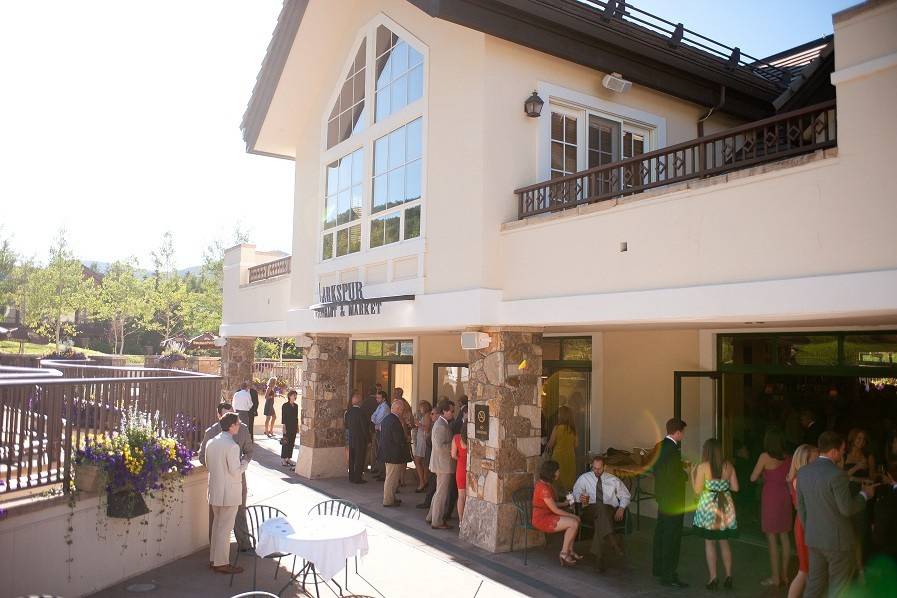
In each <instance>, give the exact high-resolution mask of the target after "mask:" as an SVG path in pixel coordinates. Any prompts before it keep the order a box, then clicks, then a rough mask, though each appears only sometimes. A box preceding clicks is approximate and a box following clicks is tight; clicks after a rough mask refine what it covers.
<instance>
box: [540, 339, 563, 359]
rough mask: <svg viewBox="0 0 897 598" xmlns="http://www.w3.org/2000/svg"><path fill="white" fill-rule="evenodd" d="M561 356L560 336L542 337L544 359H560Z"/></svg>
mask: <svg viewBox="0 0 897 598" xmlns="http://www.w3.org/2000/svg"><path fill="white" fill-rule="evenodd" d="M560 358H561V340H560V339H558V338H543V339H542V361H558V360H559V359H560Z"/></svg>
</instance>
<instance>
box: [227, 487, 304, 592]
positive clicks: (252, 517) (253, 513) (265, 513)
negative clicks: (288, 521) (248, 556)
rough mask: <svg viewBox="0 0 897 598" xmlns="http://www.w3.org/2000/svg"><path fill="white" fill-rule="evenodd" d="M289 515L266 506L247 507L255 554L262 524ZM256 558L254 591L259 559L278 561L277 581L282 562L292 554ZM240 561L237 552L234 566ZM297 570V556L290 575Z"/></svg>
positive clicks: (253, 566)
mask: <svg viewBox="0 0 897 598" xmlns="http://www.w3.org/2000/svg"><path fill="white" fill-rule="evenodd" d="M286 516H287V514H286V513H284V512H283V511H281V510H280V509H278V508H276V507H269V506H266V505H252V506H249V507H246V520H247V524H248V526H249V541H250V543H251V545H252V550H253V552H255V547H256V545H257V544H258V537H259V528H261V527H262V524H263V523H264V522H266V521H267V520H269V519H274V518H275V517H286ZM255 556H256V558H255V560H254V561H253V565H252V589H253V590H255V589H256V574H257V572H258V563H259V559H261V558H264V559H277V567H276V568H275V569H274V579H277V574H278V572H279V571H280V560H281V559H282V558H283V557H285V556H290V553H287V552H275V553H273V554H269V555H268V556H264V557H263V556H259V555H258V554H256V555H255ZM239 560H240V551H239V550H238V551H237V557H236V558H235V559H234V565H236V564H237V561H239ZM295 570H296V555H293V566H292V568H291V569H290V573H291V574H292V573H293V572H294V571H295ZM230 585H231V587H233V585H234V574H233V573H231V576H230Z"/></svg>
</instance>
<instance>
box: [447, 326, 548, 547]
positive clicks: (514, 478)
mask: <svg viewBox="0 0 897 598" xmlns="http://www.w3.org/2000/svg"><path fill="white" fill-rule="evenodd" d="M480 331H481V332H488V333H489V334H490V335H491V336H492V340H491V342H490V344H489V346H488V347H487V348H486V349H482V350H474V351H468V359H469V361H470V396H469V399H470V406H469V409H470V411H469V413H470V415H469V420H470V423H469V426H468V427H469V449H468V450H469V454H470V462H469V465H468V469H467V505H466V509H465V511H464V521H463V523H462V525H461V538H462V539H464V540H466V541H467V542H470V543H471V544H475V545H476V546H479V547H480V548H483V549H485V550H489V551H491V552H506V551H508V550H510V549H511V533H512V531H513V529H514V520H515V517H516V514H517V511H516V509H515V508H514V504H513V501H512V494H513V492H514V491H515V490H517V489H519V488H523V487H526V486H532V485H533V483H534V481H535V477H536V474H537V472H538V467H539V463H540V442H539V437H540V432H541V401H540V396H539V395H540V392H541V375H542V333H541V331H540V330H532V329H511V328H485V329H481V330H480ZM478 405H486V406H488V408H489V438H488V439H487V440H477V439H476V438H475V435H474V429H475V425H474V416H475V413H476V407H477V406H478ZM528 533H529V534H530V536H529V538H528V539H527V542H528V545H529V546H536V545H539V544H542V543H544V536H543V535H542V534H541V533H537V532H528ZM522 545H523V530H517V532H516V537H515V541H514V547H515V549H516V548H517V547H518V546H522Z"/></svg>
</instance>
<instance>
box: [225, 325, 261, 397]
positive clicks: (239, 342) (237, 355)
mask: <svg viewBox="0 0 897 598" xmlns="http://www.w3.org/2000/svg"><path fill="white" fill-rule="evenodd" d="M254 362H255V338H254V337H237V336H231V337H228V338H227V344H225V345H224V348H223V349H222V350H221V400H222V401H227V402H230V400H231V398H232V397H233V396H234V393H235V392H237V391H238V390H240V384H242V383H243V382H252V364H253V363H254Z"/></svg>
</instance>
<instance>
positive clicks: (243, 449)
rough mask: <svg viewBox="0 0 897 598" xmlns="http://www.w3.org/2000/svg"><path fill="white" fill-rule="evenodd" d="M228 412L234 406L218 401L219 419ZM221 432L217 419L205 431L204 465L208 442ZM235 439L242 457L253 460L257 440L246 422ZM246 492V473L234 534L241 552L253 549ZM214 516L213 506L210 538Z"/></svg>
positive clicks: (201, 457)
mask: <svg viewBox="0 0 897 598" xmlns="http://www.w3.org/2000/svg"><path fill="white" fill-rule="evenodd" d="M227 413H234V408H233V406H232V405H231V404H230V403H218V420H219V421H220V420H221V418H222V417H224V415H225V414H227ZM237 415H238V416H239V415H240V414H239V413H238V414H237ZM220 433H221V424H220V423H219V422H217V421H216V422H215V423H214V424H212V425H211V426H209V427H208V428H207V429H206V431H205V432H204V433H203V435H202V442H200V443H199V455H198V457H199V462H200V463H202V464H203V465H205V464H206V454H205V453H206V444H207V443H208V442H209V441H210V440H211V439H213V438H215V437H216V436H218V434H220ZM234 440H236V442H237V444H239V445H240V459H241V460H243V461H246V462H247V463H248V462H249V461H252V454H253V451H254V450H255V442H253V440H252V434H251V433H250V431H249V428H248V427H247V426H246V424H245V423H241V425H240V432H239V433H238V434H237V435H236V436H234ZM246 494H247V491H246V474H245V473H244V474H243V502H242V503H240V508H239V509H237V520H236V523H235V524H234V536H235V537H236V538H237V549H238V550H240V552H247V551H249V550H252V543H251V542H250V540H249V526H248V524H247V521H246ZM214 518H215V516H214V514H213V513H212V507H209V539H211V538H212V521H214Z"/></svg>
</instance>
